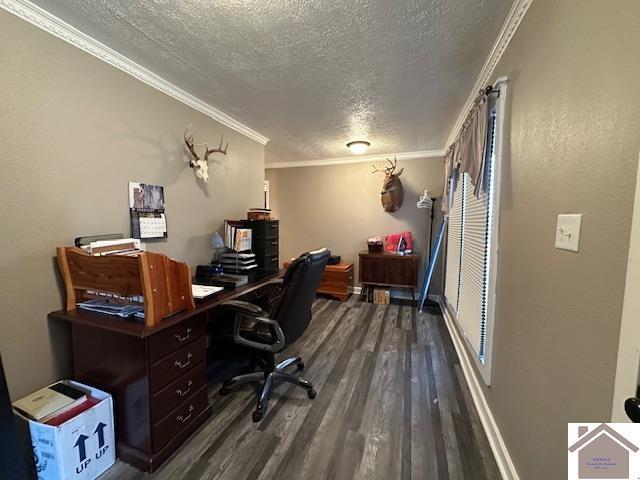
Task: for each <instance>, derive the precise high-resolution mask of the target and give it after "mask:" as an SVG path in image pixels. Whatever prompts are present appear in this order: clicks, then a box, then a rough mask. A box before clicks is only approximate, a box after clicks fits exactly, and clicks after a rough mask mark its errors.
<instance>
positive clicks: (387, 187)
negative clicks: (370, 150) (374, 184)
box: [371, 158, 404, 213]
mask: <svg viewBox="0 0 640 480" xmlns="http://www.w3.org/2000/svg"><path fill="white" fill-rule="evenodd" d="M387 162H389V166H388V167H385V168H383V169H382V168H380V167H377V166H376V165H374V164H373V163H372V164H371V167H372V168H373V171H372V172H371V173H376V172H384V180H383V181H382V191H381V192H380V201H381V202H382V208H384V211H385V212H389V213H391V212H395V211H396V210H398V209H399V208H400V207H401V206H402V200H403V199H404V189H403V188H402V182H401V181H400V175H402V172H404V168H401V169H400V171H399V172H398V173H394V172H395V170H396V165H397V164H398V161H397V160H396V159H395V158H394V159H393V162H392V161H391V160H389V159H387Z"/></svg>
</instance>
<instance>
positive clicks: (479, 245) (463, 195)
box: [445, 111, 495, 360]
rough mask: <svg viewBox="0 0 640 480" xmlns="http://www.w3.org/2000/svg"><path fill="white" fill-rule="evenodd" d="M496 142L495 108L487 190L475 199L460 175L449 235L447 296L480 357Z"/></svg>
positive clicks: (491, 120) (490, 129) (490, 127)
mask: <svg viewBox="0 0 640 480" xmlns="http://www.w3.org/2000/svg"><path fill="white" fill-rule="evenodd" d="M494 144H495V111H492V112H491V115H490V117H489V125H488V141H487V149H486V150H487V151H486V152H485V154H486V155H487V158H486V160H487V161H486V166H487V171H486V175H487V177H486V186H487V188H486V191H483V192H481V193H480V195H479V197H477V198H476V197H475V195H474V194H473V184H472V183H471V178H470V177H469V175H468V174H467V173H465V174H464V175H461V176H460V178H459V180H458V186H457V188H456V190H455V193H454V195H453V201H452V205H451V210H450V213H449V232H448V237H447V264H446V267H447V274H446V277H445V297H446V298H447V301H448V303H449V305H450V307H451V309H452V310H453V313H454V314H455V317H456V320H457V322H458V325H459V326H460V328H461V330H462V331H463V332H464V334H465V336H466V337H467V340H468V341H469V343H470V345H471V347H472V348H473V349H474V350H475V352H476V353H477V354H478V356H479V357H480V359H481V360H482V359H483V357H484V352H485V343H486V323H487V301H488V293H489V292H488V278H489V251H490V249H489V246H490V242H491V241H492V238H491V215H492V214H493V211H492V208H491V203H492V202H491V200H492V198H491V192H492V189H493V181H492V180H493V178H492V172H493V161H494ZM450 257H451V258H450Z"/></svg>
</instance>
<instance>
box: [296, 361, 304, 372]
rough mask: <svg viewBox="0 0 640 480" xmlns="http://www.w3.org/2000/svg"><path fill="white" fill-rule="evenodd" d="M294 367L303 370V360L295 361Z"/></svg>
mask: <svg viewBox="0 0 640 480" xmlns="http://www.w3.org/2000/svg"><path fill="white" fill-rule="evenodd" d="M296 368H297V369H298V370H304V362H302V361H300V362H298V363H296Z"/></svg>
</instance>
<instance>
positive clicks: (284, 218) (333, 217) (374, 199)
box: [266, 158, 444, 294]
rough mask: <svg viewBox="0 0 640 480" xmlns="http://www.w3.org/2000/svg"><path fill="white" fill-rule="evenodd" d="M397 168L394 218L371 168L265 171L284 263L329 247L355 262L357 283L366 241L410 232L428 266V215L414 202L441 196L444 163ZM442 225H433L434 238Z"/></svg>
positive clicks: (410, 163) (436, 290) (438, 274)
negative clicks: (400, 192)
mask: <svg viewBox="0 0 640 480" xmlns="http://www.w3.org/2000/svg"><path fill="white" fill-rule="evenodd" d="M397 168H398V169H400V168H404V172H403V173H402V175H401V176H400V178H401V180H402V184H403V187H404V203H403V205H402V208H400V210H398V211H397V212H394V213H386V212H385V211H384V210H383V209H382V205H381V204H380V189H381V186H382V178H383V175H382V173H376V174H371V173H370V172H371V167H370V166H369V164H368V163H356V164H347V165H331V166H322V167H296V168H283V169H269V170H267V171H266V179H267V180H269V182H270V190H271V208H272V210H273V211H274V214H275V215H276V217H277V218H279V219H280V224H281V227H280V228H281V230H280V232H281V243H280V244H281V247H280V256H281V259H282V260H286V259H289V258H291V257H294V256H297V255H299V254H301V253H303V252H305V251H307V250H310V249H313V248H317V247H319V246H326V247H328V248H329V249H330V250H331V251H332V252H333V253H334V254H336V255H340V256H341V257H342V259H343V260H344V261H350V262H354V264H355V268H356V281H357V278H358V276H357V274H358V271H357V270H358V252H361V251H363V250H366V249H367V243H366V242H367V238H369V237H373V236H376V235H381V236H383V237H384V236H385V235H388V234H390V233H396V232H400V231H404V230H409V231H411V233H412V234H413V236H414V239H415V245H414V248H415V250H416V251H417V252H418V253H420V255H421V259H422V263H424V260H425V258H426V257H425V252H426V250H427V249H428V245H427V241H428V240H427V238H428V237H427V235H428V229H429V224H428V221H429V215H430V214H429V212H428V210H424V209H420V210H419V209H418V208H416V202H417V201H418V199H419V197H420V195H422V193H423V191H424V190H425V189H427V190H429V192H430V193H432V194H435V195H436V196H440V195H442V185H443V177H444V167H443V163H442V158H426V159H417V160H404V161H398V167H397ZM437 210H438V212H439V209H437ZM440 220H441V219H440V216H438V217H437V218H436V219H435V220H434V236H435V230H437V226H438V225H439V223H440ZM441 276H442V269H441V268H439V269H438V270H437V272H436V273H435V279H434V282H433V283H434V289H432V293H439V292H440V291H441V285H442V281H441ZM420 278H421V279H422V275H421V276H420ZM398 293H401V292H398ZM404 293H405V294H406V293H407V292H404Z"/></svg>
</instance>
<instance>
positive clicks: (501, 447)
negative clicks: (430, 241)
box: [437, 296, 520, 480]
mask: <svg viewBox="0 0 640 480" xmlns="http://www.w3.org/2000/svg"><path fill="white" fill-rule="evenodd" d="M437 301H438V303H439V304H440V310H441V311H442V316H443V317H444V321H445V324H446V325H447V329H448V330H449V335H450V336H451V340H452V342H453V346H454V347H455V349H456V352H457V353H458V358H459V359H460V368H461V369H462V373H463V374H464V378H465V379H466V380H467V384H468V385H469V390H470V391H471V398H472V399H473V403H474V405H475V406H476V410H477V411H478V416H479V417H480V422H481V423H482V427H483V428H484V431H485V433H486V435H487V439H488V440H489V445H490V446H491V451H492V452H493V456H494V457H495V459H496V463H497V464H498V468H499V469H500V473H501V474H502V478H504V479H505V480H520V477H519V476H518V472H517V470H516V467H515V465H514V464H513V461H512V460H511V456H510V455H509V450H507V446H506V445H505V443H504V440H503V438H502V435H501V434H500V430H499V429H498V425H497V424H496V421H495V419H494V418H493V414H492V413H491V409H490V408H489V404H488V403H487V399H486V398H485V396H484V393H483V392H482V387H481V385H480V383H481V382H482V380H481V379H479V378H478V376H477V375H476V373H475V371H474V368H473V360H472V359H471V358H469V353H468V352H467V349H466V348H465V346H464V341H463V339H462V337H460V332H459V331H458V329H457V328H456V326H455V323H454V322H455V320H454V318H453V317H452V316H451V314H450V313H449V310H448V309H447V308H446V307H445V303H444V298H442V297H441V296H438V297H437Z"/></svg>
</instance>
